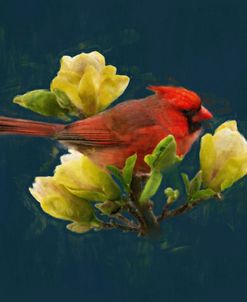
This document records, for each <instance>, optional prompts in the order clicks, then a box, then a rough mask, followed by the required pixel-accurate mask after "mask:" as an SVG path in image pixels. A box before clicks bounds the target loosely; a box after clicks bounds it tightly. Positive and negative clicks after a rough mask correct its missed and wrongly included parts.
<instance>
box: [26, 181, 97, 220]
mask: <svg viewBox="0 0 247 302" xmlns="http://www.w3.org/2000/svg"><path fill="white" fill-rule="evenodd" d="M29 190H30V193H31V194H32V195H33V197H34V198H35V199H36V200H37V201H38V202H39V203H40V206H41V208H42V210H43V211H44V212H46V213H47V214H49V215H51V216H53V217H55V218H58V219H63V220H69V221H74V222H78V223H82V224H84V225H90V224H91V223H93V222H94V221H96V218H95V216H94V211H93V208H92V205H91V203H90V202H88V201H86V200H83V199H81V198H79V197H77V196H75V195H73V194H71V193H70V192H69V191H68V190H67V189H66V188H65V187H64V186H62V185H60V184H58V183H57V182H56V180H55V178H54V177H36V178H35V182H34V184H33V187H32V188H30V189H29Z"/></svg>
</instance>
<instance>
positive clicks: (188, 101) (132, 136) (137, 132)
mask: <svg viewBox="0 0 247 302" xmlns="http://www.w3.org/2000/svg"><path fill="white" fill-rule="evenodd" d="M149 89H150V90H152V91H154V92H155V94H154V95H151V96H148V97H146V98H144V99H140V100H130V101H126V102H123V103H121V104H118V105H116V106H115V107H114V108H112V109H109V110H106V111H104V112H102V113H99V114H97V115H95V116H93V117H89V118H86V119H84V120H80V121H77V122H74V123H71V124H69V125H62V124H49V123H42V122H34V121H29V120H23V119H14V118H5V117H2V118H0V134H22V135H31V136H43V137H50V138H51V139H57V140H59V141H60V142H61V143H62V144H64V145H65V146H67V147H70V148H74V149H76V150H78V151H80V152H82V153H84V154H86V155H88V156H89V157H90V158H91V159H92V160H93V161H94V162H95V163H97V164H99V165H101V166H106V165H109V164H111V165H115V166H117V167H119V168H122V167H123V165H124V162H125V160H126V158H127V157H129V156H130V155H132V154H134V153H137V155H138V160H137V164H136V171H138V172H142V173H145V172H148V171H149V167H148V166H147V165H146V164H145V162H144V161H143V159H144V156H145V155H146V154H149V153H152V151H153V149H154V148H155V146H156V145H157V144H158V143H159V142H160V141H161V140H162V139H163V138H164V137H166V136H167V135H169V134H172V135H173V136H174V137H175V139H176V142H177V154H178V155H184V154H186V153H187V152H188V151H189V150H190V147H191V145H192V144H193V143H194V141H195V140H196V139H197V138H198V136H199V135H200V131H201V122H202V121H203V120H207V119H210V118H212V114H211V113H210V112H209V111H208V110H207V109H206V108H205V107H203V106H202V105H201V99H200V97H199V96H198V95H197V94H196V93H194V92H192V91H189V90H187V89H185V88H182V87H170V86H151V87H149Z"/></svg>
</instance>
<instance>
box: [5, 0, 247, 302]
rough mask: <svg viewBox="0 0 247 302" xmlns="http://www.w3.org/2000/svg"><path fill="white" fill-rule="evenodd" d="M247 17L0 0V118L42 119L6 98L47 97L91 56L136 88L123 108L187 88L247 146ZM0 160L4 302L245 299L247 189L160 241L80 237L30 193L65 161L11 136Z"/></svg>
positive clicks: (202, 6) (240, 11) (226, 7)
mask: <svg viewBox="0 0 247 302" xmlns="http://www.w3.org/2000/svg"><path fill="white" fill-rule="evenodd" d="M246 13H247V7H246V5H245V1H240V2H239V3H236V2H235V1H207V2H206V1H186V2H185V1H180V2H179V1H166V0H164V1H146V0H143V1H137V0H134V1H122V0H120V1H113V0H112V1H85V0H80V1H79V0H74V1H73V0H72V1H66V0H61V1H57V0H55V1H48V0H46V1H44V0H43V1H42V0H36V1H17V0H15V1H11V0H10V1H3V0H1V1H0V114H1V115H9V116H13V117H24V118H33V119H39V120H44V119H42V118H41V117H39V116H37V115H35V114H34V113H31V112H28V111H25V110H24V109H22V108H19V107H18V106H17V105H14V104H12V103H11V99H12V98H13V97H14V96H15V95H17V94H21V93H23V92H25V91H27V90H31V89H35V88H46V87H48V86H49V82H50V80H51V79H52V78H53V77H54V75H55V74H56V71H57V69H58V66H59V58H60V57H61V56H62V55H64V54H69V55H74V54H77V53H78V52H81V51H91V50H94V49H96V50H99V51H101V52H103V53H104V55H105V56H106V58H107V60H108V62H110V63H112V64H113V65H116V66H118V67H119V71H120V72H122V73H126V74H128V75H130V76H131V77H132V80H131V84H130V86H129V89H128V90H127V92H126V93H125V94H124V96H123V97H122V98H121V99H124V98H131V97H141V96H144V95H147V94H148V92H147V91H146V90H145V89H144V87H145V86H146V85H147V84H150V83H152V84H153V83H163V84H168V83H170V84H176V85H183V86H185V87H187V88H190V89H192V90H195V91H197V92H198V93H200V94H201V95H202V96H203V98H204V102H205V103H206V104H207V106H208V107H209V109H211V110H212V111H213V112H214V113H215V115H216V116H217V120H215V122H214V123H215V124H217V123H219V122H221V121H223V120H225V119H228V118H236V119H237V120H238V121H239V122H240V130H241V131H242V132H243V133H244V134H245V135H246V134H247V127H246V122H245V121H246V112H247V111H246V110H247V105H246V100H247V85H246V84H247V83H246V70H247V62H246V53H247V21H246ZM46 120H47V119H46ZM48 120H49V121H52V119H48ZM214 123H213V126H214ZM55 148H57V149H55ZM197 148H198V146H195V147H194V149H193V150H192V152H191V154H190V155H189V156H188V158H187V159H186V161H185V163H184V166H185V167H186V168H187V170H189V171H192V170H193V169H195V167H194V166H193V162H194V161H193V159H194V156H196V150H197ZM0 150H1V151H0V194H1V195H0V196H1V209H0V300H1V301H6V302H7V301H43V300H46V301H73V300H77V301H93V302H94V301H99V300H101V301H108V302H112V301H117V302H123V301H136V302H139V301H167V302H169V301H190V302H192V301H202V302H204V301H209V300H210V301H218V300H220V301H232V299H234V298H235V299H236V300H237V301H242V300H243V299H244V298H245V295H246V280H247V200H246V190H247V182H246V180H243V181H241V183H239V184H238V185H237V186H236V187H234V188H233V189H231V190H230V191H229V192H227V194H226V196H225V201H224V203H221V204H219V203H211V204H210V203H209V204H206V205H205V206H204V207H201V208H200V209H197V210H195V211H194V212H193V213H191V214H188V215H185V216H184V217H178V218H176V219H174V220H173V221H170V222H169V223H166V224H165V225H164V233H163V236H162V238H161V239H160V240H159V241H148V240H143V239H140V238H136V236H135V235H132V234H121V233H119V232H117V231H116V232H115V231H112V232H101V233H89V234H87V235H85V236H76V235H74V234H71V233H69V232H68V231H66V229H65V227H64V223H63V222H59V221H55V220H53V219H51V218H49V217H47V216H46V215H45V214H43V213H42V212H41V210H40V209H39V207H38V205H37V204H36V203H35V201H34V200H33V199H32V197H31V196H30V194H29V193H28V187H29V186H30V185H31V183H32V181H33V178H34V177H35V176H36V175H49V174H51V173H52V171H53V169H54V167H55V165H56V164H57V163H58V155H59V154H62V153H64V152H65V150H63V149H61V148H60V147H59V146H58V145H57V144H54V142H51V141H48V140H45V139H32V138H24V137H15V136H12V137H0ZM57 150H58V151H57ZM57 152H58V154H57ZM159 196H160V198H161V197H162V192H160V195H159ZM158 199H159V198H157V200H158Z"/></svg>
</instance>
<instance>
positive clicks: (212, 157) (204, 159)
mask: <svg viewBox="0 0 247 302" xmlns="http://www.w3.org/2000/svg"><path fill="white" fill-rule="evenodd" d="M200 163H201V170H202V178H203V183H204V185H206V186H207V185H208V184H209V182H210V179H211V175H212V173H213V170H214V166H215V163H216V150H215V148H214V142H213V136H212V135H211V134H205V135H204V136H203V137H202V139H201V148H200Z"/></svg>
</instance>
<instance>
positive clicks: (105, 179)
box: [54, 151, 120, 201]
mask: <svg viewBox="0 0 247 302" xmlns="http://www.w3.org/2000/svg"><path fill="white" fill-rule="evenodd" d="M61 162H62V164H61V165H59V166H57V168H56V170H55V176H54V177H55V179H56V181H57V182H58V183H60V184H62V185H64V186H65V187H66V188H67V189H68V190H69V191H70V192H72V193H73V194H75V195H77V196H79V197H82V198H85V199H88V200H97V201H104V200H106V199H116V198H118V197H119V194H120V189H119V188H118V186H117V185H116V183H115V182H114V181H113V179H112V178H111V176H110V175H109V174H108V173H106V172H105V171H104V170H103V169H101V168H99V167H98V166H97V165H96V164H94V163H93V162H92V161H91V160H90V159H89V158H88V157H86V156H84V155H82V154H81V153H79V152H76V151H74V152H72V154H67V155H63V156H62V157H61Z"/></svg>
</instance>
